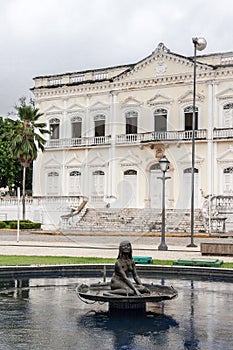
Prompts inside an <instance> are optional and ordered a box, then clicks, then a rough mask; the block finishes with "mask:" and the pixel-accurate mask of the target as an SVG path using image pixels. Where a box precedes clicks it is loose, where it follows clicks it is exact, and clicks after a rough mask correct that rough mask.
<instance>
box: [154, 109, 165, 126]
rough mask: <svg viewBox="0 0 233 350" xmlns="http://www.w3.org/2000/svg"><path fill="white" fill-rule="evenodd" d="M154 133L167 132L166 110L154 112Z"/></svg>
mask: <svg viewBox="0 0 233 350" xmlns="http://www.w3.org/2000/svg"><path fill="white" fill-rule="evenodd" d="M154 131H167V110H166V109H164V108H159V109H156V110H155V111H154Z"/></svg>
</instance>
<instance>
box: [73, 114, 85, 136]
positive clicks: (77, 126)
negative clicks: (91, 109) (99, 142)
mask: <svg viewBox="0 0 233 350" xmlns="http://www.w3.org/2000/svg"><path fill="white" fill-rule="evenodd" d="M71 127H72V138H74V139H76V138H81V137H82V118H80V117H78V116H73V117H72V118H71Z"/></svg>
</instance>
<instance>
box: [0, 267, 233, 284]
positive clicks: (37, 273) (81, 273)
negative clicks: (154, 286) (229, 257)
mask: <svg viewBox="0 0 233 350" xmlns="http://www.w3.org/2000/svg"><path fill="white" fill-rule="evenodd" d="M113 271H114V264H74V265H29V266H2V267H0V281H1V280H6V279H7V280H9V279H11V280H12V279H29V278H46V277H47V278H49V277H50V278H58V277H72V278H75V277H95V278H103V277H104V275H105V273H106V276H107V277H110V276H111V275H112V273H113ZM137 271H138V273H139V275H140V276H141V277H147V278H154V279H158V278H164V277H166V278H174V277H176V278H177V277H182V278H187V279H190V278H191V279H192V278H194V279H199V280H200V279H202V278H204V279H209V278H211V279H214V280H227V281H229V282H232V281H233V269H226V268H212V267H193V266H174V265H172V266H166V265H146V266H145V265H137Z"/></svg>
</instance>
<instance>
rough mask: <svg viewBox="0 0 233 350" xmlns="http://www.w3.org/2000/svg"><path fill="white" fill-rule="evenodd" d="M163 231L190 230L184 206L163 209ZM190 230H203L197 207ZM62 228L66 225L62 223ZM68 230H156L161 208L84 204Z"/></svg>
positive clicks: (131, 231)
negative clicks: (91, 206) (164, 228)
mask: <svg viewBox="0 0 233 350" xmlns="http://www.w3.org/2000/svg"><path fill="white" fill-rule="evenodd" d="M165 222H166V232H170V233H186V232H187V233H188V232H190V212H189V211H184V210H169V209H168V210H166V221H165ZM194 223H195V227H194V231H195V232H204V231H205V228H204V222H203V221H202V215H201V211H200V210H196V211H195V218H194ZM63 229H66V228H65V227H63ZM67 229H69V230H76V231H79V232H118V233H133V232H135V233H137V232H138V233H139V232H141V233H149V232H151V233H156V232H158V233H160V232H161V211H159V210H155V209H135V208H124V209H113V208H105V209H93V208H88V209H87V210H86V212H85V215H84V216H83V217H82V219H81V220H80V221H78V222H76V223H74V225H72V226H69V227H67Z"/></svg>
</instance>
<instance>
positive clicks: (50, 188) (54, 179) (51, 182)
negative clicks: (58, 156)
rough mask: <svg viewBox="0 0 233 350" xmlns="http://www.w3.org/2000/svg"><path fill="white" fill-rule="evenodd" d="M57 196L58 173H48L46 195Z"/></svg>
mask: <svg viewBox="0 0 233 350" xmlns="http://www.w3.org/2000/svg"><path fill="white" fill-rule="evenodd" d="M58 194H59V173H58V172H57V171H50V172H49V173H48V179H47V195H50V196H54V195H58Z"/></svg>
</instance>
